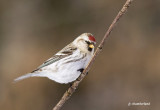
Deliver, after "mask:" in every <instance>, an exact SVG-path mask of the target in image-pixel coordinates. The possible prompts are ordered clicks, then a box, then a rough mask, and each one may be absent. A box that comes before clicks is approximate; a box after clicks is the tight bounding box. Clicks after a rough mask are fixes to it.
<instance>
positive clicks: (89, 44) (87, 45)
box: [73, 33, 96, 53]
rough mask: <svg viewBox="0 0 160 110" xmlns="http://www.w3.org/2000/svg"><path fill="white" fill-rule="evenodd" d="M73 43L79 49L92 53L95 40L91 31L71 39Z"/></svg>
mask: <svg viewBox="0 0 160 110" xmlns="http://www.w3.org/2000/svg"><path fill="white" fill-rule="evenodd" d="M73 44H74V45H75V46H76V47H77V48H79V49H80V50H81V51H84V52H91V53H93V52H94V47H95V44H96V40H95V38H94V36H93V35H92V34H91V33H83V34H81V35H80V36H79V37H77V38H76V39H75V40H74V41H73Z"/></svg>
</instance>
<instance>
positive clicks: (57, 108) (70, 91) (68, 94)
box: [53, 0, 133, 110]
mask: <svg viewBox="0 0 160 110" xmlns="http://www.w3.org/2000/svg"><path fill="white" fill-rule="evenodd" d="M132 1H133V0H127V1H126V3H125V4H124V6H123V7H122V9H121V10H120V11H119V13H118V14H117V16H116V17H115V19H114V20H113V22H112V24H111V25H110V27H109V28H108V30H107V32H106V34H105V35H104V37H103V39H102V41H101V43H100V44H99V46H98V47H97V49H96V51H95V53H94V56H93V57H92V59H91V61H90V62H89V64H88V65H87V67H86V68H85V69H84V71H83V72H82V74H81V75H80V76H79V78H78V79H77V80H76V81H74V83H73V84H72V86H71V87H69V88H68V90H67V91H66V92H65V93H64V95H63V96H62V98H61V100H60V101H59V102H58V103H57V105H56V106H55V107H54V108H53V110H60V109H61V107H62V106H63V104H64V103H65V102H66V101H67V100H68V99H69V98H70V97H71V95H72V94H73V93H74V92H75V90H76V88H77V87H78V85H79V83H80V82H81V81H82V80H83V78H84V77H85V76H86V73H87V72H88V71H89V69H90V68H91V66H92V64H93V62H94V61H95V58H96V57H97V56H98V55H99V53H100V51H101V50H102V47H103V45H104V43H105V41H106V39H107V38H108V36H109V35H110V33H111V32H112V30H113V29H114V27H115V25H116V24H117V22H118V20H119V19H120V18H121V17H122V15H124V14H125V13H126V11H127V9H128V8H129V6H130V4H131V2H132Z"/></svg>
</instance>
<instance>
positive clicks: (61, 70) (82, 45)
mask: <svg viewBox="0 0 160 110" xmlns="http://www.w3.org/2000/svg"><path fill="white" fill-rule="evenodd" d="M95 43H96V41H95V38H94V37H93V35H92V34H90V33H84V34H82V35H80V36H79V37H77V38H76V39H75V40H74V41H73V42H72V43H70V44H69V45H67V46H66V47H64V48H63V49H62V50H61V51H59V52H58V53H57V54H55V55H54V56H53V57H51V58H50V59H48V60H47V61H45V62H44V63H43V64H42V65H40V66H39V67H38V68H37V69H36V70H34V71H32V72H31V73H28V74H26V75H23V76H20V77H18V78H17V79H15V81H19V80H22V79H25V78H29V77H48V78H49V79H51V80H54V81H56V82H58V83H65V84H67V83H70V82H73V81H74V80H76V79H77V78H78V77H79V75H80V74H81V72H82V71H83V70H84V68H85V67H86V66H87V64H88V63H89V61H90V60H91V58H92V56H93V53H94V46H95Z"/></svg>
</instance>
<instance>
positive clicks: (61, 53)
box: [32, 44, 77, 72]
mask: <svg viewBox="0 0 160 110" xmlns="http://www.w3.org/2000/svg"><path fill="white" fill-rule="evenodd" d="M76 49H77V48H76V47H74V46H72V45H71V44H69V45H67V46H66V47H64V48H63V49H62V50H61V51H59V52H58V53H57V54H55V55H54V56H53V57H51V58H49V59H48V60H46V61H45V62H44V63H43V64H42V65H40V66H39V67H38V68H37V69H36V70H34V71H32V72H35V71H37V70H39V69H41V68H43V67H45V66H48V65H50V64H52V63H54V62H56V61H59V60H61V59H62V58H65V57H67V56H69V55H72V54H73V52H74V51H75V50H76Z"/></svg>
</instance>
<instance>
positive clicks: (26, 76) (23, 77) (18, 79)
mask: <svg viewBox="0 0 160 110" xmlns="http://www.w3.org/2000/svg"><path fill="white" fill-rule="evenodd" d="M33 76H34V73H28V74H26V75H23V76H20V77H18V78H16V79H14V82H18V81H21V80H23V79H26V78H29V77H33Z"/></svg>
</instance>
